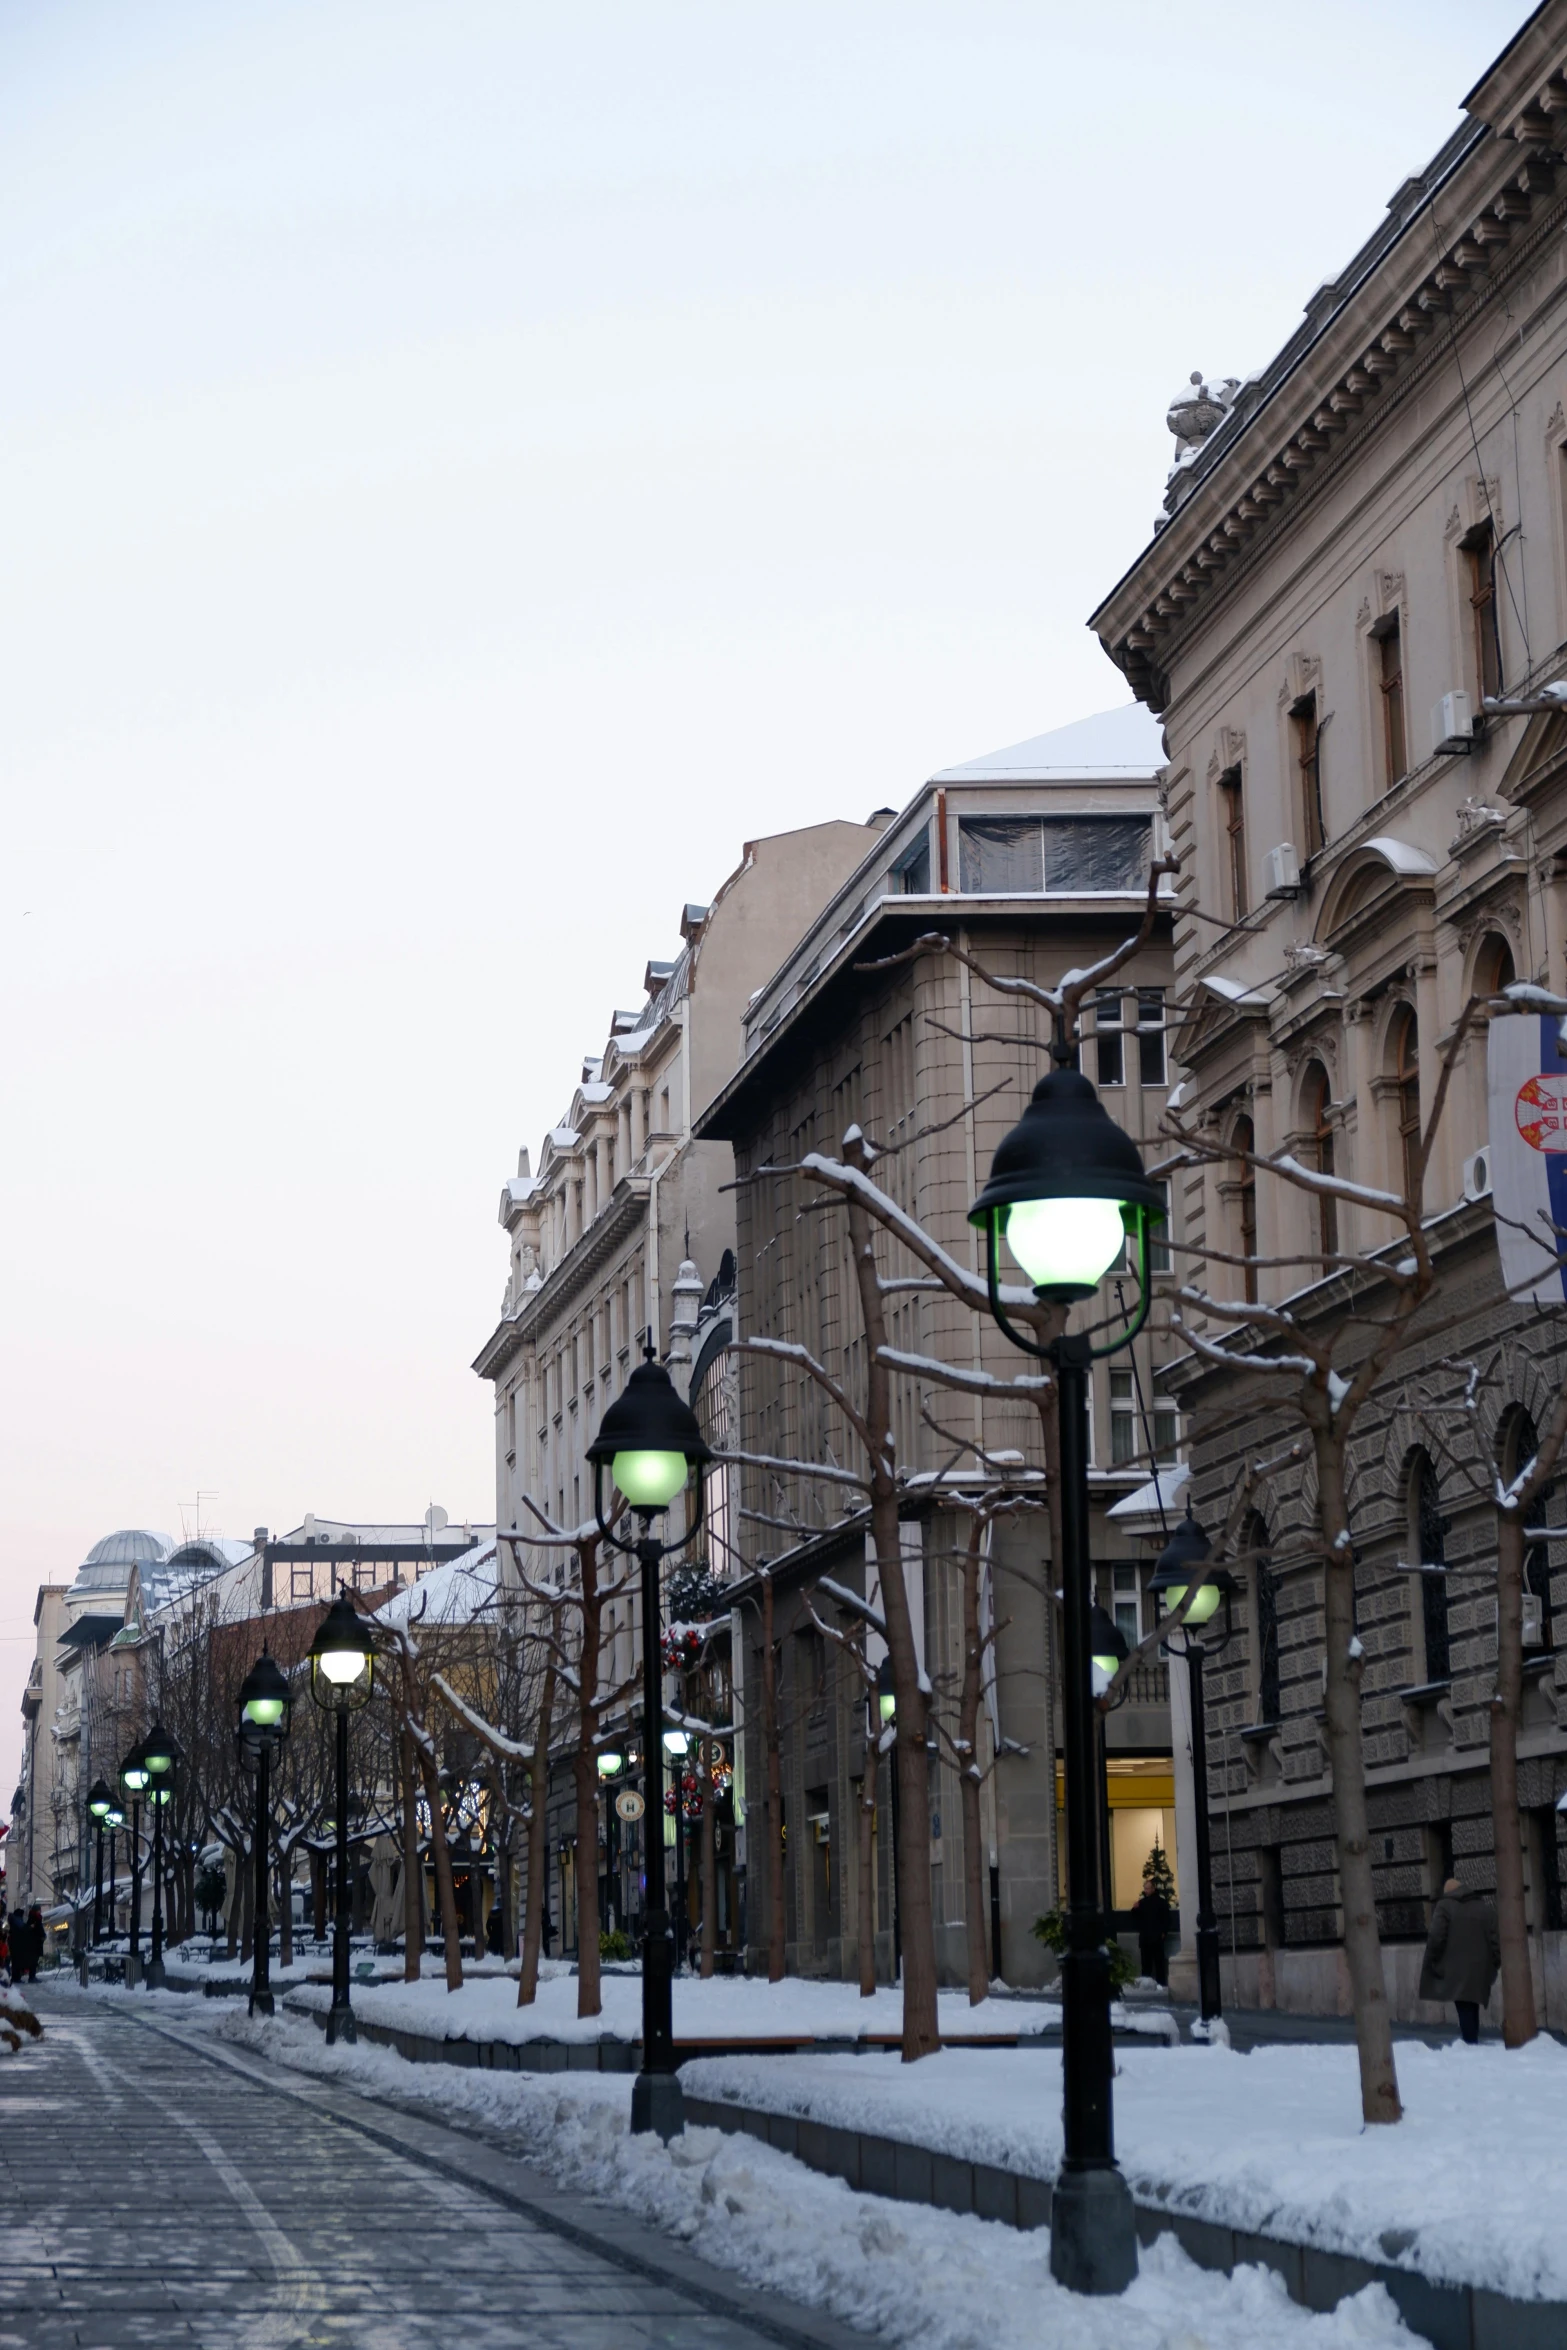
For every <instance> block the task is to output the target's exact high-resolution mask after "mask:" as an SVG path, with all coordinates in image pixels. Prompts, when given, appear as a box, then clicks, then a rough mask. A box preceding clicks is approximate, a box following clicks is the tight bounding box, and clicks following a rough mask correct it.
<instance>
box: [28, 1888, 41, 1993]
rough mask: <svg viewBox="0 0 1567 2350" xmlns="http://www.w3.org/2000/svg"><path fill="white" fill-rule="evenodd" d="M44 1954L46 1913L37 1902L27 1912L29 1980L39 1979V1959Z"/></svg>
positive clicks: (34, 1981) (32, 1981)
mask: <svg viewBox="0 0 1567 2350" xmlns="http://www.w3.org/2000/svg"><path fill="white" fill-rule="evenodd" d="M43 1954H44V1913H43V1911H42V1910H41V1909H40V1908H39V1906H38V1904H37V1902H36V1901H35V1902H34V1903H33V1906H32V1908H31V1909H30V1910H29V1911H28V1913H27V1980H28V1981H29V1982H30V1983H36V1982H37V1980H38V1961H39V1960H40V1959H41V1958H42V1956H43Z"/></svg>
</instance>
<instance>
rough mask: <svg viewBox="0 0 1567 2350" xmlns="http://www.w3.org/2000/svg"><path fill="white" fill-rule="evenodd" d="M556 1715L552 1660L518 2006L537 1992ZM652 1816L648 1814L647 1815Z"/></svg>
mask: <svg viewBox="0 0 1567 2350" xmlns="http://www.w3.org/2000/svg"><path fill="white" fill-rule="evenodd" d="M554 1715H555V1660H554V1658H553V1656H552V1657H551V1658H550V1660H549V1662H548V1664H547V1665H546V1666H545V1668H544V1689H543V1693H542V1695H541V1696H540V1698H539V1718H538V1723H537V1726H536V1728H535V1730H534V1736H533V1761H532V1763H531V1764H530V1766H529V1771H530V1776H531V1778H532V1781H533V1786H532V1799H531V1800H532V1809H531V1811H530V1813H529V1816H528V1888H527V1892H526V1894H525V1896H524V1903H525V1906H524V1910H523V1929H522V1972H521V1974H520V1975H519V1976H518V1977H517V2005H518V2006H519V2007H531V2006H532V2005H533V2002H534V2000H535V1999H536V1998H537V1997H538V1994H539V1945H540V1943H541V1942H542V1940H543V1936H544V1904H545V1901H546V1899H547V1897H548V1894H549V1823H548V1819H547V1817H546V1806H547V1805H548V1802H549V1792H550V1728H551V1724H552V1722H553V1720H554ZM649 1816H651V1815H649Z"/></svg>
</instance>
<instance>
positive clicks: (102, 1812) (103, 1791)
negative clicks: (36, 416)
mask: <svg viewBox="0 0 1567 2350" xmlns="http://www.w3.org/2000/svg"><path fill="white" fill-rule="evenodd" d="M87 1809H88V1811H89V1812H90V1813H91V1815H92V1823H93V1826H94V1827H95V1828H96V1829H97V1831H98V1854H97V1871H96V1874H95V1875H94V1878H93V1895H92V1938H93V1948H94V1949H95V1950H96V1949H97V1947H98V1944H99V1942H100V1941H101V1940H102V1938H103V1823H104V1821H105V1820H106V1819H107V1818H108V1816H109V1814H110V1812H111V1811H113V1809H114V1796H113V1794H112V1792H111V1790H110V1789H109V1788H107V1787H106V1786H105V1785H104V1783H103V1781H102V1780H101V1779H94V1781H93V1783H92V1786H91V1787H90V1788H89V1790H88V1794H87Z"/></svg>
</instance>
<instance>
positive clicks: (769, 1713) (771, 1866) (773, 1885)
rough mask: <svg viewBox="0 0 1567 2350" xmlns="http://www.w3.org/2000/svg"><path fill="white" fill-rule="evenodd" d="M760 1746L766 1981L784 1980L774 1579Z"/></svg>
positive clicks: (767, 1579)
mask: <svg viewBox="0 0 1567 2350" xmlns="http://www.w3.org/2000/svg"><path fill="white" fill-rule="evenodd" d="M762 1746H763V1750H764V1755H765V1759H766V1764H767V1980H768V1981H769V1982H770V1983H781V1982H782V1981H783V1978H784V1870H783V1756H782V1752H781V1749H780V1743H779V1734H778V1650H777V1647H776V1645H775V1643H774V1640H773V1579H772V1576H771V1575H770V1574H764V1575H763V1577H762Z"/></svg>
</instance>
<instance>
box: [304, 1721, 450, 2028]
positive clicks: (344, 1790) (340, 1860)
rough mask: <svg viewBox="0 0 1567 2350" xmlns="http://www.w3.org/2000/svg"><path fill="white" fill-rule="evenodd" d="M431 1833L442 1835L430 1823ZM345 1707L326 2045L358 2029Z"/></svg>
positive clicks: (339, 1738)
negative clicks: (352, 1988) (352, 1997)
mask: <svg viewBox="0 0 1567 2350" xmlns="http://www.w3.org/2000/svg"><path fill="white" fill-rule="evenodd" d="M430 1825H431V1830H432V1833H433V1834H435V1835H437V1836H441V1835H444V1834H445V1833H446V1831H445V1828H444V1826H443V1825H442V1823H441V1821H440V1820H432V1821H431V1823H430ZM348 1915H349V1899H348V1708H347V1706H346V1705H340V1706H339V1707H338V1709H337V1914H336V1916H335V1917H334V1918H333V1920H332V2004H331V2006H330V2008H328V2010H327V2018H326V2044H327V2046H328V2047H329V2048H330V2047H332V2046H333V2045H334V2044H335V2042H337V2041H339V2040H357V2039H358V2037H359V2029H358V2026H357V2025H356V2024H355V2022H354V2011H353V2008H352V2006H351V2005H350V2003H349V1997H348Z"/></svg>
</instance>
